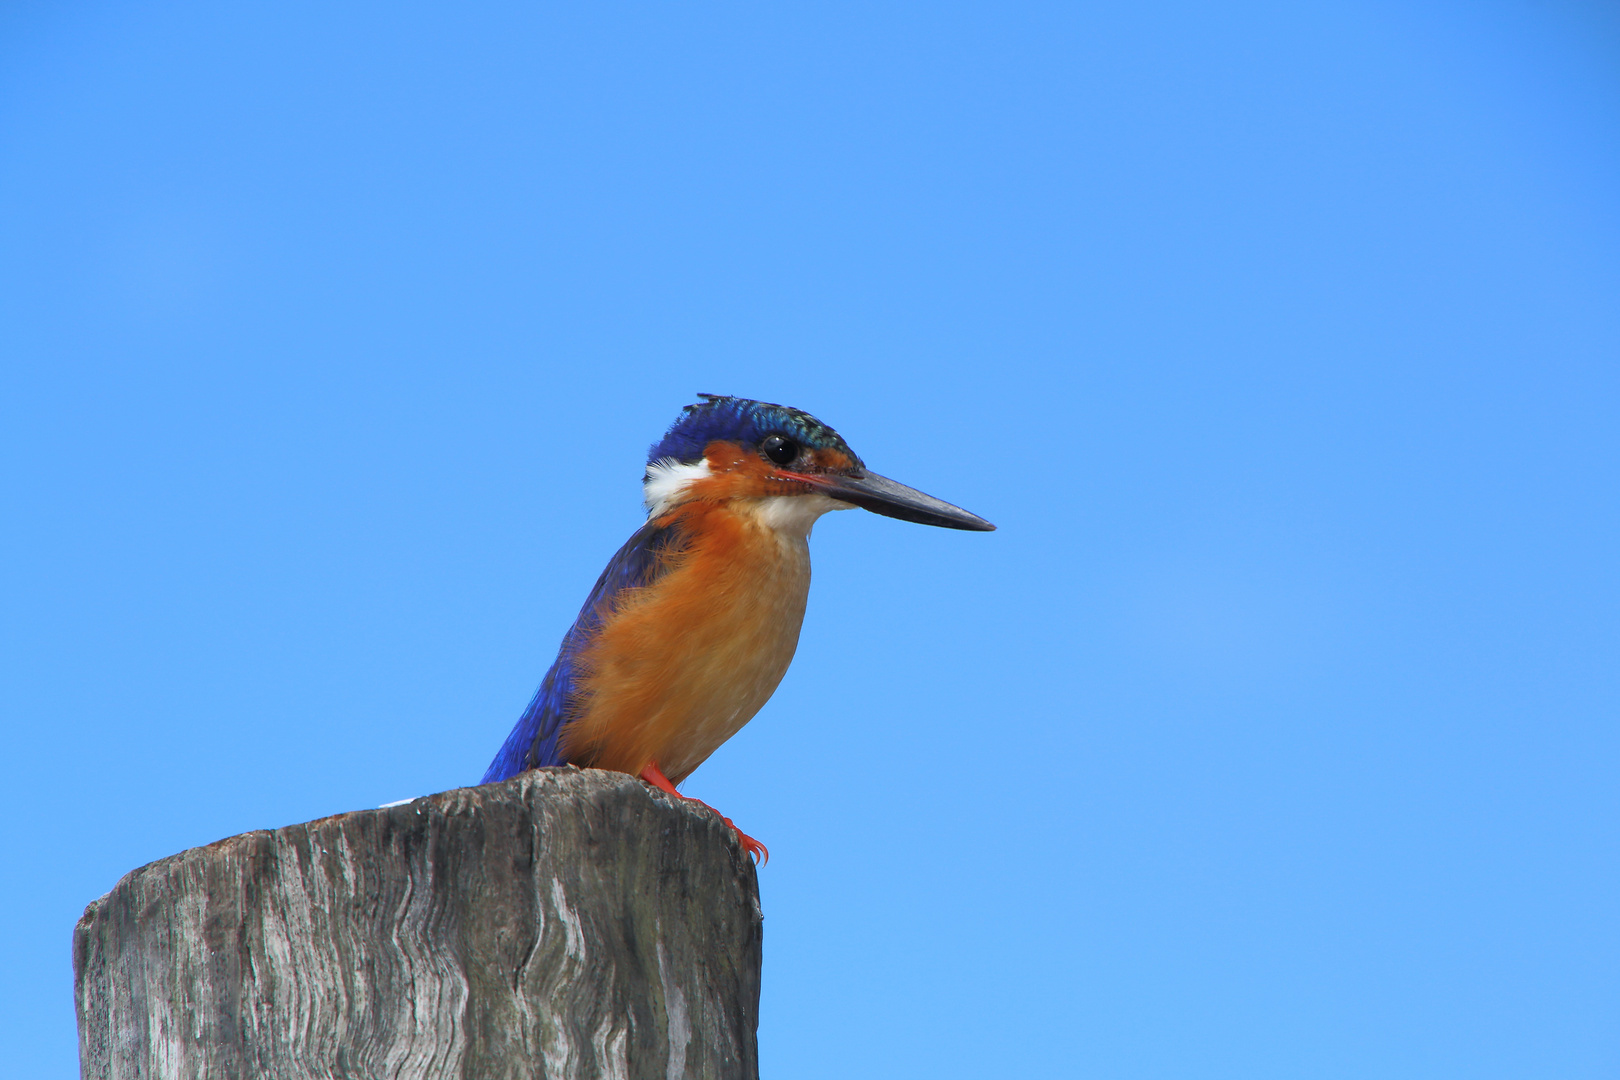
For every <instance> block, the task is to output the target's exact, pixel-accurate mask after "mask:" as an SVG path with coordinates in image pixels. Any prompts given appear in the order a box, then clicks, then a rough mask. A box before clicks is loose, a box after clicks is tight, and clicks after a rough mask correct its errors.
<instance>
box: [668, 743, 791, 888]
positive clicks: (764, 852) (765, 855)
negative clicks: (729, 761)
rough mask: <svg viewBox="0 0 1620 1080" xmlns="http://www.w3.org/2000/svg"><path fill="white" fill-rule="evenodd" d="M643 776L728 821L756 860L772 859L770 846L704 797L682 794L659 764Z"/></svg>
mask: <svg viewBox="0 0 1620 1080" xmlns="http://www.w3.org/2000/svg"><path fill="white" fill-rule="evenodd" d="M641 778H642V779H643V780H645V781H647V783H649V784H651V785H652V786H653V787H655V788H657V789H658V790H659V791H667V792H668V793H669V794H671V795H673V796H675V797H676V798H677V799H685V800H686V801H687V802H695V803H697V804H698V805H699V806H701V807H703V808H704V809H705V810H708V811H711V812H712V813H713V814H714V815H715V816H716V817H718V818H719V819H720V820H721V821H723V822H725V823H726V827H727V828H729V829H730V830H731V831H732V832H734V833H736V834H737V842H738V843H740V844H742V846H743V850H744V851H746V852H748V854H750V855H752V856H753V857H754V861H755V862H757V863H759V864H761V865H764V864H765V863H768V862H770V861H771V852H770V849H769V848H767V847H766V846H765V845H764V844H762V843H760V842H759V841H758V840H755V839H754V838H753V837H752V836H749V835H748V834H747V833H745V832H743V831H742V830H741V829H739V828H737V826H736V825H734V824H733V823H732V821H731V819H730V818H728V817H726V815H724V814H722V813H721V812H720V811H718V810H716V809H715V808H714V807H712V806H710V805H709V804H708V803H706V802H704V801H703V800H702V799H694V798H692V797H691V796H690V795H682V794H681V793H680V792H678V791H676V790H675V785H674V784H672V783H670V782H669V777H667V776H665V775H664V773H663V771H662V770H661V769H659V768H658V766H657V765H648V766H647V767H646V768H645V769H642V770H641Z"/></svg>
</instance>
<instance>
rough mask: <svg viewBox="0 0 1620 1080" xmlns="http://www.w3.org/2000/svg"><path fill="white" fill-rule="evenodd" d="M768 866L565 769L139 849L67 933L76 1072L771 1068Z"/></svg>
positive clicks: (505, 1073) (673, 1073)
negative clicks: (767, 1048) (154, 856)
mask: <svg viewBox="0 0 1620 1080" xmlns="http://www.w3.org/2000/svg"><path fill="white" fill-rule="evenodd" d="M761 933H762V926H761V915H760V909H759V891H758V883H757V880H756V878H755V876H754V868H753V864H752V863H751V862H750V861H749V860H748V858H747V857H746V856H744V855H743V853H742V852H741V850H740V849H739V848H738V846H737V843H736V840H735V837H734V836H733V834H732V833H731V831H730V830H729V829H727V828H725V827H724V826H723V825H722V824H721V823H720V821H719V820H718V819H717V818H716V817H715V816H714V815H713V814H712V813H710V812H708V811H706V810H703V809H701V808H698V807H694V806H692V805H690V804H687V803H678V802H677V801H676V800H674V799H671V798H670V797H668V796H666V795H664V794H663V793H661V792H658V791H654V790H653V789H651V788H650V787H648V786H647V785H646V784H643V783H642V782H641V781H639V780H636V779H634V778H632V777H629V776H625V775H623V774H620V773H611V772H602V771H597V770H585V771H580V770H576V769H545V770H540V771H538V772H532V773H525V774H523V775H522V776H519V777H516V778H514V779H512V780H509V781H506V782H505V783H501V784H490V785H487V786H484V787H477V788H462V789H458V790H455V791H447V792H444V793H443V794H440V795H433V796H429V797H426V798H422V799H417V800H416V801H414V802H412V803H409V804H407V805H404V806H398V807H390V808H387V809H382V810H365V811H358V812H355V813H350V814H340V815H338V816H336V817H330V818H323V819H321V820H319V821H313V822H310V823H308V824H306V825H293V826H290V827H288V828H284V829H276V830H274V831H260V832H251V833H244V834H243V835H241V836H233V837H231V838H230V839H227V840H221V841H220V842H218V843H216V844H210V845H209V846H207V847H202V848H194V849H192V850H190V851H186V852H182V853H181V854H179V855H175V856H172V857H170V858H167V859H163V860H160V861H158V862H155V863H152V864H151V865H149V866H144V867H141V868H140V869H139V870H135V871H133V872H131V873H130V874H128V875H126V876H125V877H124V879H123V880H122V881H120V882H119V883H118V885H117V887H116V888H114V889H113V891H112V892H110V893H108V894H107V895H106V896H104V897H102V898H101V899H100V900H97V901H96V902H95V903H93V904H91V905H90V906H89V907H88V908H86V909H85V913H84V917H83V918H82V919H80V921H79V924H78V926H77V928H76V929H75V931H74V935H73V969H74V990H75V999H76V1003H77V1007H78V1014H79V1053H80V1063H81V1070H82V1075H83V1076H84V1077H86V1078H95V1080H128V1078H136V1077H139V1078H143V1080H144V1078H158V1077H161V1078H165V1080H168V1078H171V1077H172V1078H192V1077H198V1078H201V1077H208V1078H244V1080H245V1078H250V1077H274V1078H276V1080H295V1078H302V1077H321V1078H323V1080H324V1078H331V1077H344V1078H347V1077H357V1078H358V1077H364V1078H367V1080H371V1078H382V1077H390V1078H392V1077H400V1078H416V1077H421V1078H433V1080H437V1078H441V1077H444V1078H449V1077H466V1078H478V1080H485V1078H488V1080H496V1078H514V1080H515V1078H524V1080H527V1078H531V1077H532V1078H538V1077H547V1078H569V1080H573V1078H587V1077H589V1078H595V1077H612V1078H624V1080H632V1078H635V1080H639V1078H643V1077H647V1078H656V1080H675V1078H678V1077H705V1078H709V1077H713V1078H726V1080H731V1078H746V1080H752V1078H754V1077H757V1075H758V1066H757V1053H756V1045H755V1037H754V1033H755V1028H756V1025H757V1022H758V1006H759V979H760V957H761V953H760V947H761Z"/></svg>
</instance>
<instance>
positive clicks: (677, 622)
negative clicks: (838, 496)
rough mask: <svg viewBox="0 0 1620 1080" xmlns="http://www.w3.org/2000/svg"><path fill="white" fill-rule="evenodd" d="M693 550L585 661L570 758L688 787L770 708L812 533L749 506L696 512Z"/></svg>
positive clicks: (628, 603) (801, 598) (597, 640)
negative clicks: (782, 527) (650, 773)
mask: <svg viewBox="0 0 1620 1080" xmlns="http://www.w3.org/2000/svg"><path fill="white" fill-rule="evenodd" d="M683 516H684V517H685V518H686V521H685V525H686V527H687V528H686V536H687V542H686V544H685V545H684V547H683V550H682V551H680V552H679V553H678V554H676V555H675V556H674V557H673V559H674V561H673V564H672V566H671V568H670V569H669V570H668V571H667V572H665V573H664V575H663V576H662V577H660V578H659V579H658V580H657V581H656V582H655V583H654V584H652V585H650V586H648V587H646V588H642V589H636V590H633V591H631V592H629V593H626V594H623V596H622V599H621V600H620V602H619V603H618V604H617V605H616V607H615V609H614V611H613V613H612V614H611V615H610V616H609V617H608V618H607V619H606V620H605V622H604V623H603V625H602V627H601V629H600V630H599V631H598V632H597V634H596V635H595V637H594V638H593V639H592V641H591V642H590V644H589V645H587V646H586V647H585V649H584V650H582V652H581V653H580V657H579V660H580V668H579V670H580V673H581V675H580V678H579V679H578V681H577V682H576V687H577V691H578V697H577V699H576V710H577V715H576V718H575V719H573V720H572V721H571V722H570V723H569V725H568V727H567V728H566V729H565V731H564V734H563V749H564V751H565V753H566V754H567V757H568V760H569V761H572V762H574V763H576V764H580V765H588V766H592V767H595V768H600V769H614V770H617V771H619V772H627V773H631V774H633V775H634V774H638V773H640V772H641V770H642V769H643V768H645V767H646V766H648V765H650V764H653V765H657V766H658V767H659V768H660V769H662V770H663V772H664V774H665V775H666V776H668V777H669V778H670V779H671V780H672V781H675V782H676V783H679V782H680V781H681V780H682V779H684V778H685V777H686V776H687V775H688V774H689V773H691V771H692V770H693V769H695V768H697V767H698V766H699V765H701V764H702V763H703V762H704V760H705V759H707V758H708V756H709V755H710V754H712V753H714V751H715V750H716V749H717V748H718V747H719V746H720V744H721V743H723V742H725V741H726V740H727V739H729V738H731V736H733V735H735V734H736V733H737V731H738V730H739V729H740V728H741V727H742V726H743V725H744V724H746V723H748V721H749V720H751V719H753V717H754V714H755V713H757V712H758V711H759V710H760V707H761V706H763V705H764V704H765V702H766V701H767V700H769V699H770V696H771V694H772V693H773V692H774V691H775V690H776V686H777V684H778V683H780V682H781V681H782V676H783V675H784V674H785V673H786V672H787V669H788V664H789V663H791V662H792V660H793V651H794V649H795V648H796V647H797V646H798V642H799V628H800V626H801V625H802V624H803V622H804V607H805V600H806V598H807V596H808V595H809V591H810V549H809V545H808V543H807V538H806V537H805V536H798V535H792V534H784V533H783V532H781V531H778V530H776V529H773V528H771V527H770V526H769V525H768V524H767V523H766V522H765V521H764V520H762V516H761V515H760V514H759V513H756V512H752V511H751V509H750V508H749V506H748V505H747V504H746V503H742V502H741V501H740V500H739V501H738V503H734V504H708V505H703V506H697V507H692V508H690V509H688V510H686V511H685V512H684V513H683Z"/></svg>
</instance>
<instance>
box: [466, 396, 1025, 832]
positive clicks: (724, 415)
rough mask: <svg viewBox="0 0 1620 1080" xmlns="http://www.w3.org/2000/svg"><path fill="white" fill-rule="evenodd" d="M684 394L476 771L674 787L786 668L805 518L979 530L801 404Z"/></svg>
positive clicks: (804, 580)
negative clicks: (857, 514) (582, 591)
mask: <svg viewBox="0 0 1620 1080" xmlns="http://www.w3.org/2000/svg"><path fill="white" fill-rule="evenodd" d="M698 397H699V399H700V400H699V401H698V402H696V403H695V404H692V405H688V406H686V407H685V408H684V409H682V411H681V414H680V415H679V416H678V417H677V418H676V419H675V422H674V423H673V424H671V425H670V427H669V430H668V431H666V432H665V434H664V436H663V438H662V439H660V440H659V441H658V442H656V443H654V444H653V446H652V448H651V450H650V451H649V452H648V455H647V465H646V470H645V472H644V473H643V474H642V496H643V499H644V502H645V504H646V508H647V520H646V523H645V524H643V525H642V526H641V527H640V528H639V529H637V530H636V532H635V534H634V535H632V536H631V537H630V539H629V540H627V541H626V542H625V544H624V546H623V547H621V548H620V549H619V550H618V553H617V554H615V555H614V556H613V558H612V559H611V560H609V561H608V564H607V568H606V569H605V570H603V571H602V575H601V577H599V578H598V579H597V581H596V586H595V587H594V588H593V589H591V592H590V595H589V596H588V597H586V600H585V604H584V606H583V607H581V608H580V611H579V616H578V618H577V619H576V620H575V621H574V624H573V626H572V627H570V628H569V630H568V632H567V633H566V634H565V635H564V636H563V640H562V645H561V646H560V647H559V649H558V650H557V658H556V661H555V662H554V663H553V664H552V665H551V668H550V670H549V671H547V672H546V675H545V677H544V679H542V680H541V683H540V688H539V689H538V690H537V691H536V692H535V695H534V698H533V700H532V701H530V702H529V706H528V708H527V709H525V710H524V712H523V714H522V716H521V717H520V718H519V719H518V722H517V724H516V726H515V727H513V728H512V732H511V734H510V735H508V736H507V738H506V741H505V742H504V743H503V744H502V745H501V748H500V750H499V751H498V752H497V753H496V755H495V758H494V760H493V761H491V762H490V765H489V769H488V770H487V771H486V772H485V774H484V778H483V780H482V783H485V784H489V783H496V782H498V781H502V780H507V779H510V778H511V777H513V776H517V775H519V774H520V773H523V772H526V771H528V770H531V769H538V768H546V767H551V766H562V765H575V766H578V767H580V768H596V769H609V770H614V771H617V772H622V773H628V774H630V775H631V776H637V777H640V778H641V779H642V780H644V781H646V782H647V783H649V784H651V785H653V786H654V787H656V788H659V789H660V790H662V791H665V792H667V793H668V794H670V795H673V796H675V797H677V798H680V799H687V796H684V795H681V793H680V792H679V791H677V790H676V785H677V784H679V783H681V782H682V781H683V780H685V779H686V777H687V776H689V775H690V774H691V773H692V771H693V770H694V769H696V768H697V767H698V766H699V765H701V764H703V762H704V761H705V760H706V759H707V758H708V757H709V755H711V754H713V753H714V752H715V750H717V749H718V748H719V747H720V745H721V744H722V743H724V742H725V741H726V740H727V739H729V738H731V736H733V735H735V734H736V733H737V732H738V731H739V730H741V728H742V727H743V725H744V724H746V723H748V721H749V720H751V719H753V717H754V714H755V713H757V712H759V710H760V708H761V707H762V706H763V705H764V704H765V702H766V701H767V700H769V698H770V696H771V694H772V693H774V692H775V690H776V687H777V684H778V683H780V682H781V681H782V676H783V675H784V674H786V672H787V669H788V665H789V663H790V662H791V661H792V659H793V653H794V650H795V649H796V648H797V646H798V640H799V630H800V627H801V625H802V624H803V621H804V612H805V603H806V600H807V599H808V596H809V591H810V547H809V538H810V531H811V528H812V526H814V525H815V523H816V521H817V519H818V518H820V517H821V516H822V515H823V514H826V513H828V512H830V511H833V510H849V509H852V508H856V507H860V508H863V509H866V510H870V511H873V512H875V513H878V514H883V515H886V516H888V517H893V518H899V519H900V520H902V521H910V522H916V523H919V524H923V525H936V526H940V527H943V528H948V529H966V530H975V531H986V532H987V531H991V530H994V529H995V526H994V525H992V524H990V522H988V521H986V520H985V519H984V518H981V517H979V516H978V515H977V514H972V513H969V512H968V511H966V510H963V509H962V508H961V507H958V506H953V505H951V504H950V503H947V502H943V501H941V500H939V499H936V498H934V497H933V496H931V495H925V494H923V493H922V492H920V491H918V490H916V489H915V488H910V487H907V486H906V485H904V484H900V483H897V482H895V481H893V480H890V479H888V478H887V477H884V476H880V475H878V474H877V473H874V472H871V471H870V470H868V469H867V468H866V464H865V463H864V462H863V461H862V460H861V459H860V458H859V457H857V456H856V454H855V452H854V451H853V450H851V449H850V448H849V444H848V443H846V442H845V441H844V439H843V438H842V436H840V435H839V434H838V433H837V432H836V431H834V430H833V429H832V428H831V427H829V426H827V425H826V424H824V423H822V422H821V421H820V420H817V419H816V418H815V417H813V416H811V415H810V414H809V413H806V412H803V411H801V410H799V409H794V408H790V407H787V406H784V405H775V404H772V403H770V402H765V401H755V400H752V399H750V398H740V397H727V396H724V395H719V394H699V395H698ZM689 801H692V802H701V800H696V799H692V800H689ZM702 805H704V806H706V807H707V806H708V804H706V803H702ZM708 808H709V809H711V810H713V807H708ZM715 812H716V813H717V814H718V813H719V812H718V811H715ZM719 816H720V817H721V820H722V821H724V822H725V824H726V825H727V826H729V827H730V828H731V829H732V830H733V831H734V832H735V833H736V835H737V839H738V840H739V842H740V843H741V844H742V847H743V850H744V851H746V852H747V853H748V854H749V855H750V856H752V857H753V858H754V859H755V860H756V861H759V862H761V863H763V862H764V861H765V860H768V859H769V857H770V852H769V850H768V849H767V848H766V847H765V845H764V844H762V843H760V842H759V841H758V840H755V839H754V838H753V837H751V836H749V835H748V834H747V833H745V832H743V831H742V830H741V829H739V828H737V826H736V825H735V824H734V823H733V822H732V821H731V819H730V818H727V817H725V816H724V815H719Z"/></svg>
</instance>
